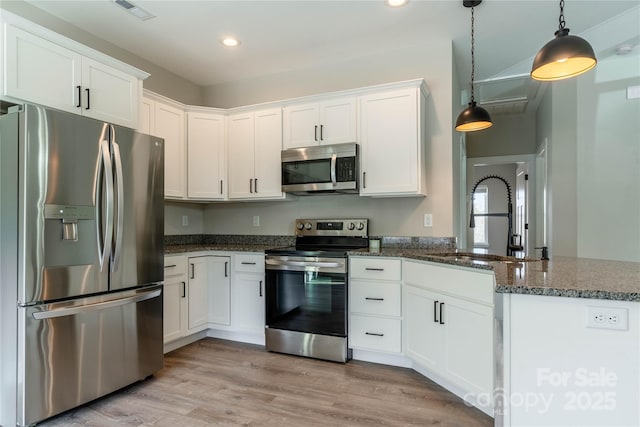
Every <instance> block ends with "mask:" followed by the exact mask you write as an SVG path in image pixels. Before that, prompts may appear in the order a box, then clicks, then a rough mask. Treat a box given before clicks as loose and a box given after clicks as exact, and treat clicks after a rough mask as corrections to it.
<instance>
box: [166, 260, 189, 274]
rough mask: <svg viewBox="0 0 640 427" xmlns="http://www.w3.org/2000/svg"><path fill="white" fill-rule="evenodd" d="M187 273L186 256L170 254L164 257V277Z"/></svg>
mask: <svg viewBox="0 0 640 427" xmlns="http://www.w3.org/2000/svg"><path fill="white" fill-rule="evenodd" d="M186 273H187V257H186V256H184V255H172V256H166V257H164V277H172V276H179V275H181V274H186Z"/></svg>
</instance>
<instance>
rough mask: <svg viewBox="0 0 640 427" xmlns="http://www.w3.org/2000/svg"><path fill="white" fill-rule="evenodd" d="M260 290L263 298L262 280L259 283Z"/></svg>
mask: <svg viewBox="0 0 640 427" xmlns="http://www.w3.org/2000/svg"><path fill="white" fill-rule="evenodd" d="M258 289H259V291H260V296H262V280H260V283H258Z"/></svg>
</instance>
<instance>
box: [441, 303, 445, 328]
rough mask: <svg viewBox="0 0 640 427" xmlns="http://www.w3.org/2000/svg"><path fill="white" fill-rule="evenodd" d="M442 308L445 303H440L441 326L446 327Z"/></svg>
mask: <svg viewBox="0 0 640 427" xmlns="http://www.w3.org/2000/svg"><path fill="white" fill-rule="evenodd" d="M442 307H444V303H443V302H441V303H440V324H441V325H444V318H443V317H442Z"/></svg>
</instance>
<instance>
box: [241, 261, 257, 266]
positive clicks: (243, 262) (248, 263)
mask: <svg viewBox="0 0 640 427" xmlns="http://www.w3.org/2000/svg"><path fill="white" fill-rule="evenodd" d="M240 264H242V265H256V263H255V262H248V261H242V262H241V263H240Z"/></svg>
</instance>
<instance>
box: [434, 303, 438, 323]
mask: <svg viewBox="0 0 640 427" xmlns="http://www.w3.org/2000/svg"><path fill="white" fill-rule="evenodd" d="M438 302H439V301H434V302H433V322H434V323H438V311H437V310H438V308H437V306H438Z"/></svg>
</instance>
